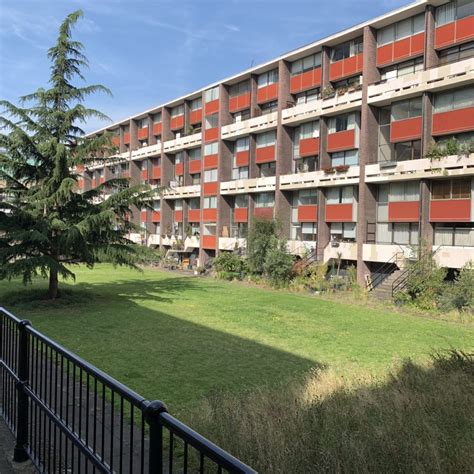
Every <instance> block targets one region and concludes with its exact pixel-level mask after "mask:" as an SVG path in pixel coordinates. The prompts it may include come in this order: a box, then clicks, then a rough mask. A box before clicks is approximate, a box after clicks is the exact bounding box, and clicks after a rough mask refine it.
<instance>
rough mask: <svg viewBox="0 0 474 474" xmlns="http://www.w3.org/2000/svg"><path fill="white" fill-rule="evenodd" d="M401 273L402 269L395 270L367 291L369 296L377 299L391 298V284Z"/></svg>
mask: <svg viewBox="0 0 474 474" xmlns="http://www.w3.org/2000/svg"><path fill="white" fill-rule="evenodd" d="M402 273H403V270H395V271H394V272H393V273H391V274H390V275H389V276H388V277H387V278H385V280H384V281H383V282H382V283H380V285H378V286H377V287H376V288H374V289H373V290H372V291H371V292H370V293H369V294H370V296H371V297H372V298H375V299H378V300H390V299H392V284H393V282H394V281H395V280H396V279H397V278H398V277H399V276H400V275H401V274H402Z"/></svg>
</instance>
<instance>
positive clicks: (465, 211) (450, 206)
mask: <svg viewBox="0 0 474 474" xmlns="http://www.w3.org/2000/svg"><path fill="white" fill-rule="evenodd" d="M430 221H431V222H470V221H471V200H470V199H445V200H440V201H431V202H430Z"/></svg>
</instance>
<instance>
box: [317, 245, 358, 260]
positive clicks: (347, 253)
mask: <svg viewBox="0 0 474 474" xmlns="http://www.w3.org/2000/svg"><path fill="white" fill-rule="evenodd" d="M339 258H342V259H343V260H357V244H356V243H355V242H338V245H337V247H333V246H332V245H331V244H329V245H327V246H326V248H325V249H324V261H325V262H328V261H329V260H331V259H335V260H339Z"/></svg>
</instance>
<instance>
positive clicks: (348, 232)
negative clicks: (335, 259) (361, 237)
mask: <svg viewBox="0 0 474 474" xmlns="http://www.w3.org/2000/svg"><path fill="white" fill-rule="evenodd" d="M329 232H330V234H331V240H332V241H335V242H341V241H343V242H353V241H355V238H356V223H355V222H331V224H330V229H329Z"/></svg>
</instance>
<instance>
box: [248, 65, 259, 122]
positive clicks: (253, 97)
mask: <svg viewBox="0 0 474 474" xmlns="http://www.w3.org/2000/svg"><path fill="white" fill-rule="evenodd" d="M257 89H258V87H257V75H256V74H252V75H251V76H250V117H251V118H253V117H257V116H258V115H260V107H259V105H258V104H257Z"/></svg>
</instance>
